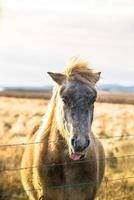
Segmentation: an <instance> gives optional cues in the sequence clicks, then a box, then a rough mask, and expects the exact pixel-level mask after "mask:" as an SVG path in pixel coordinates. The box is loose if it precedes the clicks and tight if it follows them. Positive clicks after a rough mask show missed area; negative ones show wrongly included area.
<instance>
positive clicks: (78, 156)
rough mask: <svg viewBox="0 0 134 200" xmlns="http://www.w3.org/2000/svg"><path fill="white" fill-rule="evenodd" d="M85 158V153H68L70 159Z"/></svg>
mask: <svg viewBox="0 0 134 200" xmlns="http://www.w3.org/2000/svg"><path fill="white" fill-rule="evenodd" d="M84 158H85V154H84V153H78V152H72V151H71V154H70V159H71V160H81V159H84Z"/></svg>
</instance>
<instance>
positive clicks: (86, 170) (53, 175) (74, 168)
mask: <svg viewBox="0 0 134 200" xmlns="http://www.w3.org/2000/svg"><path fill="white" fill-rule="evenodd" d="M44 173H45V174H44V175H45V179H46V182H47V185H49V186H52V187H53V186H60V185H69V184H81V183H85V182H88V181H90V180H92V179H94V178H95V172H94V168H91V167H90V165H89V164H83V163H71V164H70V163H69V164H64V163H63V164H61V165H54V164H53V165H51V166H49V167H47V169H45V170H44Z"/></svg>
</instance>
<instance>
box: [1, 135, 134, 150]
mask: <svg viewBox="0 0 134 200" xmlns="http://www.w3.org/2000/svg"><path fill="white" fill-rule="evenodd" d="M126 137H134V134H129V135H123V136H121V135H115V136H101V137H94V138H93V140H96V139H100V140H101V139H102V140H103V139H112V138H120V139H124V138H126ZM46 141H48V142H49V143H58V142H63V141H64V140H63V139H61V140H48V139H45V140H44V141H40V142H22V143H15V144H1V145H0V148H3V147H15V146H27V145H34V144H41V143H45V142H46Z"/></svg>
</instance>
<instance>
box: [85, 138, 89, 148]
mask: <svg viewBox="0 0 134 200" xmlns="http://www.w3.org/2000/svg"><path fill="white" fill-rule="evenodd" d="M89 144H90V140H87V142H86V145H85V148H87V147H88V146H89Z"/></svg>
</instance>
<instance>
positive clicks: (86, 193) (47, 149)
mask: <svg viewBox="0 0 134 200" xmlns="http://www.w3.org/2000/svg"><path fill="white" fill-rule="evenodd" d="M48 74H49V75H50V77H51V78H52V79H53V81H54V83H55V86H54V88H53V94H52V97H51V100H50V102H49V104H48V108H47V111H46V114H45V115H44V117H43V120H42V122H41V125H40V127H39V129H38V130H37V131H36V132H34V133H32V134H31V135H30V136H29V139H28V145H26V148H25V151H24V154H23V158H22V164H21V167H22V170H21V179H22V184H23V186H24V190H25V191H26V193H27V195H28V197H29V199H30V200H94V199H95V197H96V194H97V191H98V189H99V186H100V184H101V182H102V179H103V176H104V171H105V154H104V149H103V146H102V144H101V142H100V141H99V139H98V138H97V137H96V136H95V135H94V134H93V132H92V130H91V126H92V121H93V112H94V102H95V101H96V97H97V91H96V87H95V85H96V82H97V81H98V80H99V78H100V72H96V71H95V70H93V69H92V68H91V67H90V66H89V64H88V62H86V61H85V60H82V59H80V58H73V59H71V60H70V62H69V64H68V65H67V66H66V68H65V70H64V71H63V73H54V72H48Z"/></svg>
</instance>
